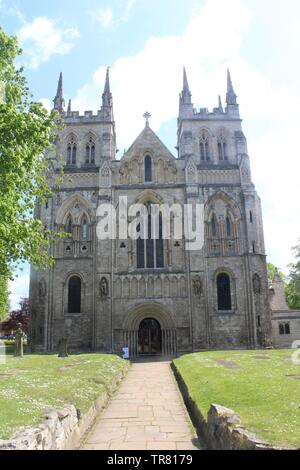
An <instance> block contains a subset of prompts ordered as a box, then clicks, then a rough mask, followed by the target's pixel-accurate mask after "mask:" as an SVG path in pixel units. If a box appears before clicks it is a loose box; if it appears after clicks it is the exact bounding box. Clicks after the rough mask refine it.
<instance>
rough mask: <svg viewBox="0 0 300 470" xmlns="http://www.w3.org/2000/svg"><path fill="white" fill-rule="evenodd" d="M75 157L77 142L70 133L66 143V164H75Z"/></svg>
mask: <svg viewBox="0 0 300 470" xmlns="http://www.w3.org/2000/svg"><path fill="white" fill-rule="evenodd" d="M76 159H77V142H76V138H75V137H74V136H73V135H71V136H70V138H69V140H68V145H67V165H76Z"/></svg>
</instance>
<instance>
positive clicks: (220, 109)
mask: <svg viewBox="0 0 300 470" xmlns="http://www.w3.org/2000/svg"><path fill="white" fill-rule="evenodd" d="M219 111H220V113H223V112H224V110H223V105H222V98H221V96H220V95H219Z"/></svg>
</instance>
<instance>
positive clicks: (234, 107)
mask: <svg viewBox="0 0 300 470" xmlns="http://www.w3.org/2000/svg"><path fill="white" fill-rule="evenodd" d="M226 105H227V106H226V113H227V114H228V115H230V116H231V117H233V118H238V119H239V117H240V111H239V105H238V104H237V100H236V94H235V92H234V89H233V85H232V80H231V76H230V72H229V69H227V93H226Z"/></svg>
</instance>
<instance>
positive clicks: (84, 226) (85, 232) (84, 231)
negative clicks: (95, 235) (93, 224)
mask: <svg viewBox="0 0 300 470" xmlns="http://www.w3.org/2000/svg"><path fill="white" fill-rule="evenodd" d="M81 238H82V240H88V238H89V226H88V221H87V218H86V217H85V216H84V217H83V218H82V221H81Z"/></svg>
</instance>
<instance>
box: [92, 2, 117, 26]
mask: <svg viewBox="0 0 300 470" xmlns="http://www.w3.org/2000/svg"><path fill="white" fill-rule="evenodd" d="M93 16H95V18H96V20H97V21H98V22H99V23H100V25H101V27H102V28H103V29H110V28H112V26H113V11H112V9H111V8H109V7H107V8H99V9H98V10H96V11H95V12H93Z"/></svg>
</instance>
